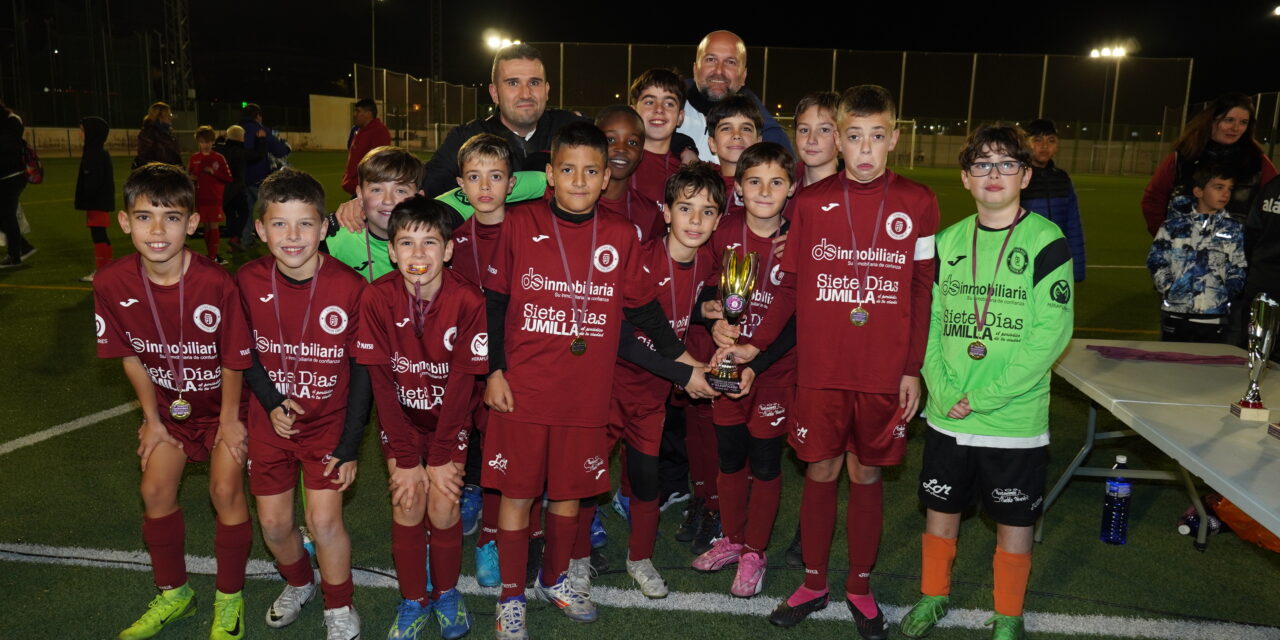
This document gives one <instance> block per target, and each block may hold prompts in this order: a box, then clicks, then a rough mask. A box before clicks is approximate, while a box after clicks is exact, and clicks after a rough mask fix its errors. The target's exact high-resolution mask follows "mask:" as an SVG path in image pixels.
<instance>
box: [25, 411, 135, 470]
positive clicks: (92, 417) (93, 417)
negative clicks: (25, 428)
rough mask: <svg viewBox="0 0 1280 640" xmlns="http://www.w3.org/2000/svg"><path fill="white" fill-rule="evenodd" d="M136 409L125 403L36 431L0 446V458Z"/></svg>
mask: <svg viewBox="0 0 1280 640" xmlns="http://www.w3.org/2000/svg"><path fill="white" fill-rule="evenodd" d="M137 408H138V402H137V401H136V400H135V401H133V402H126V403H124V404H122V405H119V406H115V407H111V408H110V409H103V410H102V411H99V412H97V413H91V414H89V415H87V416H84V417H83V418H76V419H75V420H72V421H71V422H64V423H62V424H60V425H58V426H56V427H49V428H48V429H45V430H44V431H37V432H35V433H32V434H28V435H25V436H22V437H21V438H18V439H16V440H10V441H8V442H6V443H4V444H0V456H2V455H4V454H6V453H12V452H14V451H17V450H18V449H21V448H23V447H29V446H31V445H33V444H37V443H40V442H44V441H45V440H48V439H49V438H52V437H55V436H60V435H62V434H64V433H70V432H72V431H75V430H76V429H83V428H85V427H88V426H91V425H95V424H97V423H99V422H102V421H103V420H110V419H112V418H114V417H116V416H122V415H124V414H126V413H129V412H130V411H133V410H134V409H137Z"/></svg>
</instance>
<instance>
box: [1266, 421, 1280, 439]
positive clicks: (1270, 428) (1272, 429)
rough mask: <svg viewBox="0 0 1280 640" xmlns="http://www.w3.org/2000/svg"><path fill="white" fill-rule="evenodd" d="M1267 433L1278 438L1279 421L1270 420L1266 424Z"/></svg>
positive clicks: (1279, 436)
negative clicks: (1269, 422) (1270, 421)
mask: <svg viewBox="0 0 1280 640" xmlns="http://www.w3.org/2000/svg"><path fill="white" fill-rule="evenodd" d="M1267 435H1269V436H1271V437H1272V438H1275V439H1277V440H1280V422H1272V423H1271V424H1269V425H1267Z"/></svg>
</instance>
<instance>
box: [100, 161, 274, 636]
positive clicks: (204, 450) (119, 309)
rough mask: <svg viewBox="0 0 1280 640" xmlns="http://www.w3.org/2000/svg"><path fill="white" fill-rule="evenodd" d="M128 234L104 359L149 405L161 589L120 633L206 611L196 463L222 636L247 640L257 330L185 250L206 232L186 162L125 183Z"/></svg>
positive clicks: (109, 285) (148, 457)
mask: <svg viewBox="0 0 1280 640" xmlns="http://www.w3.org/2000/svg"><path fill="white" fill-rule="evenodd" d="M124 205H125V210H124V211H121V212H120V214H119V216H118V219H119V222H120V229H121V230H123V231H124V232H125V233H126V234H128V235H129V237H130V238H132V239H133V246H134V248H135V249H137V250H138V253H137V255H135V256H130V257H127V258H123V259H120V260H116V261H115V262H112V263H111V264H109V265H107V266H106V267H103V269H102V270H101V271H99V272H98V274H97V277H96V278H95V279H94V283H93V301H94V311H95V316H94V320H95V323H96V330H97V334H98V356H99V357H102V358H121V359H122V362H123V364H124V373H125V376H126V377H127V378H128V379H129V383H130V384H131V385H132V386H133V390H134V392H135V393H136V394H137V396H138V403H139V404H140V405H141V406H142V426H141V427H140V428H139V429H138V440H139V441H140V445H139V446H138V456H139V457H140V458H141V459H142V461H141V462H142V465H141V466H142V482H141V493H142V502H143V507H144V513H145V518H144V519H143V522H142V538H143V541H144V542H146V544H147V551H148V552H149V553H150V554H151V566H152V573H153V575H154V577H155V584H156V586H157V587H158V588H159V589H160V590H161V593H160V595H158V596H156V598H155V599H154V600H152V602H151V605H150V606H149V607H148V609H147V612H146V613H145V614H143V615H142V617H141V618H139V619H138V621H137V622H134V623H133V625H132V626H130V627H129V628H128V629H125V630H124V631H122V632H120V636H119V637H120V638H122V639H123V640H134V639H137V638H150V637H152V636H154V635H155V634H157V633H159V632H160V630H161V629H163V628H164V627H165V625H167V624H168V623H170V622H173V621H174V620H177V619H180V618H185V617H187V616H190V615H192V614H194V613H195V592H194V591H192V590H191V587H190V586H189V585H188V583H187V569H186V564H185V556H184V552H185V551H184V545H185V540H186V529H185V527H184V525H183V517H182V508H181V507H180V506H179V505H178V487H179V485H180V484H181V482H182V473H183V469H184V468H185V467H186V464H187V461H188V460H190V461H192V462H204V461H209V498H210V500H211V501H212V502H213V508H214V510H215V511H216V512H217V525H216V526H217V530H216V532H215V534H214V543H213V547H214V554H215V556H216V558H217V562H218V573H217V578H216V580H215V584H216V585H217V589H218V593H217V595H216V596H215V598H214V616H213V629H212V632H211V633H210V637H211V638H213V639H214V640H219V639H228V640H229V639H231V638H239V637H240V635H238V633H236V632H235V631H234V630H235V629H240V628H242V627H243V626H244V624H243V623H244V598H243V596H242V595H241V590H242V588H243V587H244V570H245V563H246V562H247V561H248V559H249V549H250V547H251V545H252V543H253V527H252V525H250V524H249V508H248V505H247V504H246V502H245V496H244V477H243V475H242V471H241V469H242V466H243V464H244V459H245V427H244V423H243V422H242V421H241V415H240V390H241V387H242V380H243V370H244V369H247V368H249V365H250V364H251V363H252V360H251V358H250V349H251V343H250V341H249V333H248V325H247V324H246V323H245V319H244V312H243V310H242V309H241V307H240V298H239V294H238V292H237V291H236V287H235V284H234V283H233V282H232V281H231V276H229V275H227V273H226V271H224V270H222V269H221V268H219V267H218V266H217V265H215V264H213V263H212V262H210V261H209V260H207V259H205V258H204V257H202V256H199V255H196V254H194V253H192V252H190V251H187V250H186V245H185V242H186V239H187V235H189V234H191V233H192V232H194V231H195V230H196V227H197V226H199V224H200V216H199V215H198V214H196V213H194V210H195V205H196V202H195V193H194V191H193V189H192V185H191V180H190V179H189V178H188V177H187V174H186V173H184V172H183V171H182V169H179V168H177V167H174V166H172V165H167V164H160V163H151V164H147V165H144V166H142V167H139V168H138V169H137V170H135V171H134V172H133V173H132V174H130V175H129V178H128V180H126V181H125V183H124Z"/></svg>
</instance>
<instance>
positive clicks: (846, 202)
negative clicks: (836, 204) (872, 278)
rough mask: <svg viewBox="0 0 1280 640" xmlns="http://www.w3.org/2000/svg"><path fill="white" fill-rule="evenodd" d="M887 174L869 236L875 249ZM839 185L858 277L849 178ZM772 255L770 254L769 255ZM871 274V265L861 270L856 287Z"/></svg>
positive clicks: (856, 247)
mask: <svg viewBox="0 0 1280 640" xmlns="http://www.w3.org/2000/svg"><path fill="white" fill-rule="evenodd" d="M890 177H891V176H890V175H889V172H888V171H886V172H885V173H884V188H883V189H881V190H880V207H879V208H878V209H877V210H876V226H875V231H874V232H873V233H872V234H871V246H870V247H869V248H875V246H876V241H877V240H879V239H880V223H881V222H882V221H883V218H884V203H885V201H886V200H888V199H889V179H890ZM840 185H841V186H842V187H843V188H844V218H845V220H847V221H848V222H849V242H850V248H851V249H853V275H855V276H857V275H858V234H857V232H856V231H854V228H853V209H851V208H850V207H849V178H848V177H847V176H845V177H844V179H843V180H841V181H840ZM771 255H772V254H771ZM870 274H871V265H870V264H868V265H866V267H865V268H864V269H863V270H862V275H861V276H859V278H858V286H859V287H863V286H866V283H867V276H868V275H870Z"/></svg>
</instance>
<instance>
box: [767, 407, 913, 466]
mask: <svg viewBox="0 0 1280 640" xmlns="http://www.w3.org/2000/svg"><path fill="white" fill-rule="evenodd" d="M795 407H796V410H795V416H794V419H793V420H792V421H791V437H789V438H788V439H787V440H788V442H790V443H791V447H792V448H793V449H795V450H796V456H798V457H799V458H800V459H801V460H804V461H805V462H818V461H820V460H830V459H831V458H837V457H840V456H842V455H844V454H845V453H852V454H853V455H855V456H857V457H858V462H861V463H862V464H864V465H867V466H872V467H886V466H892V465H895V464H898V463H900V462H902V457H903V455H905V454H906V452H907V425H906V419H904V417H903V415H902V409H900V408H899V407H898V394H896V393H863V392H861V391H848V390H845V389H809V388H806V387H796V398H795Z"/></svg>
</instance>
